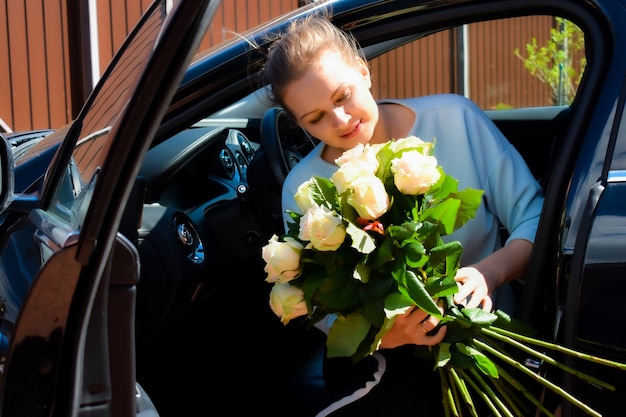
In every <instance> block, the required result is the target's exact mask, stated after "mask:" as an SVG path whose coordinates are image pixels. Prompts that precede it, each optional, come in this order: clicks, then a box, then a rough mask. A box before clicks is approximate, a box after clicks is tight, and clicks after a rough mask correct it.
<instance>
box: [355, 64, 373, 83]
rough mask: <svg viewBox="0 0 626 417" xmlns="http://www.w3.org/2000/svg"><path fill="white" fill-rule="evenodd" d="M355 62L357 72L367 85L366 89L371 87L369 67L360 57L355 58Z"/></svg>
mask: <svg viewBox="0 0 626 417" xmlns="http://www.w3.org/2000/svg"><path fill="white" fill-rule="evenodd" d="M356 62H357V65H358V66H359V72H360V73H361V74H362V75H363V77H364V78H365V81H366V83H367V87H368V88H370V87H371V86H372V77H371V73H370V67H369V65H368V64H367V62H366V61H365V60H364V59H363V58H361V57H360V56H357V57H356Z"/></svg>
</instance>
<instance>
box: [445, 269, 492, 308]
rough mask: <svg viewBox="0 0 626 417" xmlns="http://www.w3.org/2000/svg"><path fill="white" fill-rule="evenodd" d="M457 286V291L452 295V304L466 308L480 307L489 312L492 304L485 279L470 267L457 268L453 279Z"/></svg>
mask: <svg viewBox="0 0 626 417" xmlns="http://www.w3.org/2000/svg"><path fill="white" fill-rule="evenodd" d="M454 279H455V280H456V281H457V283H458V284H459V285H460V286H459V291H458V292H457V293H456V294H455V295H454V302H455V303H456V304H462V305H464V306H465V307H467V308H475V307H482V309H483V310H485V311H491V309H492V307H493V302H492V300H491V297H490V296H489V290H488V287H487V282H486V280H485V277H484V276H483V275H482V274H481V273H480V272H479V271H478V270H477V269H476V268H472V267H465V268H459V270H458V271H457V275H456V276H455V277H454Z"/></svg>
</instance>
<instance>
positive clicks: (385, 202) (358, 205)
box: [347, 174, 389, 220]
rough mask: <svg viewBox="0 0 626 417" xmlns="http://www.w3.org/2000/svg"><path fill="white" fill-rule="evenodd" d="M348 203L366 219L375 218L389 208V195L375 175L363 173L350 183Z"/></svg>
mask: <svg viewBox="0 0 626 417" xmlns="http://www.w3.org/2000/svg"><path fill="white" fill-rule="evenodd" d="M350 190H351V192H350V193H349V194H348V199H347V201H348V204H350V205H351V206H352V207H354V209H355V210H356V211H357V213H359V216H360V217H362V218H364V219H367V220H375V219H377V218H379V217H380V216H382V215H383V214H385V213H386V212H387V210H389V195H388V194H387V190H385V185H384V184H383V182H382V181H381V180H380V178H378V177H377V176H376V175H373V174H363V175H361V176H359V177H358V178H355V179H354V180H353V181H352V182H351V183H350Z"/></svg>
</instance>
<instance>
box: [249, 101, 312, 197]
mask: <svg viewBox="0 0 626 417" xmlns="http://www.w3.org/2000/svg"><path fill="white" fill-rule="evenodd" d="M261 143H262V145H263V148H264V149H265V152H266V153H267V157H268V162H269V165H270V170H271V171H272V175H273V177H274V180H276V183H277V184H278V185H279V186H282V184H283V182H284V181H285V178H286V177H287V174H288V173H289V171H291V169H292V168H293V167H294V166H296V164H297V163H298V162H300V161H301V160H302V158H304V157H305V156H306V154H308V153H309V152H310V151H311V150H312V149H313V148H314V147H315V146H316V145H317V144H318V143H319V140H318V139H315V138H313V137H312V136H311V135H309V133H308V132H307V131H306V130H304V129H302V128H301V127H300V126H298V125H297V124H296V123H295V121H293V119H292V118H291V117H290V116H289V115H288V114H287V112H286V111H285V110H283V109H282V108H280V107H273V108H271V109H269V110H268V111H266V112H265V114H264V115H263V118H262V119H261Z"/></svg>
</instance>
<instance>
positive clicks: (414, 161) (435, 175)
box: [391, 150, 441, 195]
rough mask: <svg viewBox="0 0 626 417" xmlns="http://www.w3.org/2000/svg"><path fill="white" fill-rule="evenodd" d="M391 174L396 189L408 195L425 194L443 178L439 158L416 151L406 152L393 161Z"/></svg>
mask: <svg viewBox="0 0 626 417" xmlns="http://www.w3.org/2000/svg"><path fill="white" fill-rule="evenodd" d="M391 172H393V180H394V183H395V184H396V187H398V189H399V190H400V191H401V192H402V193H404V194H408V195H418V194H424V193H425V192H427V191H428V190H429V189H430V187H431V186H432V185H433V184H435V183H436V182H437V181H439V178H440V177H441V173H440V172H439V169H438V168H437V158H435V157H434V156H426V155H422V154H421V153H420V152H418V151H416V150H413V151H407V152H404V153H403V154H402V155H401V156H400V157H399V158H395V159H393V160H392V161H391Z"/></svg>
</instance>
